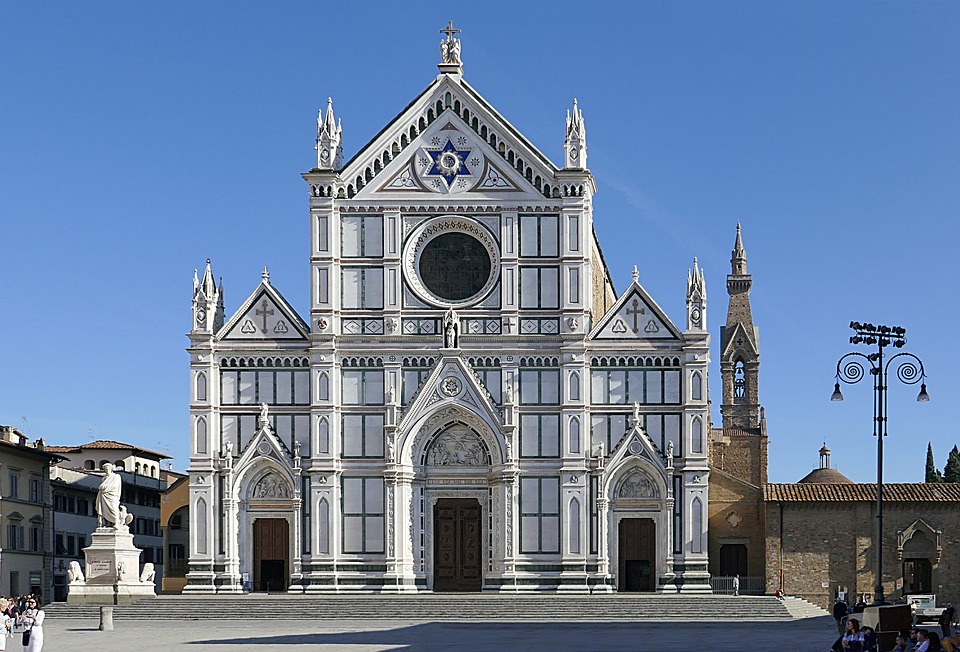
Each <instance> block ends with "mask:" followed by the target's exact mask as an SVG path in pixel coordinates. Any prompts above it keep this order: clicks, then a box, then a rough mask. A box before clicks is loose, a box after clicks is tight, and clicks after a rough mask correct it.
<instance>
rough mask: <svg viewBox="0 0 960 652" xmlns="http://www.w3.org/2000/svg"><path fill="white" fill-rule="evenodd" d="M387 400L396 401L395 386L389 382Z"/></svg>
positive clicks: (389, 401)
mask: <svg viewBox="0 0 960 652" xmlns="http://www.w3.org/2000/svg"><path fill="white" fill-rule="evenodd" d="M387 402H388V403H396V402H397V386H396V385H393V384H392V383H391V385H390V389H389V390H388V391H387Z"/></svg>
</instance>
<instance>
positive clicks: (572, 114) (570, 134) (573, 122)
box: [563, 98, 587, 169]
mask: <svg viewBox="0 0 960 652" xmlns="http://www.w3.org/2000/svg"><path fill="white" fill-rule="evenodd" d="M563 167H565V168H578V169H586V167H587V128H586V126H585V125H584V124H583V111H581V110H580V107H579V106H577V98H573V110H572V111H571V110H568V111H567V131H566V136H565V138H564V143H563Z"/></svg>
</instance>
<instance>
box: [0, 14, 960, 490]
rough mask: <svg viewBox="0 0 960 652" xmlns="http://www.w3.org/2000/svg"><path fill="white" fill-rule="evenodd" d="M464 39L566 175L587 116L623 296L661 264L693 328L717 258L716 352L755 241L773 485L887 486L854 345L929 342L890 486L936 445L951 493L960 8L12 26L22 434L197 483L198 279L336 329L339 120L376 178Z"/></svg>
mask: <svg viewBox="0 0 960 652" xmlns="http://www.w3.org/2000/svg"><path fill="white" fill-rule="evenodd" d="M451 19H452V20H453V21H454V22H455V23H456V25H457V26H458V27H460V28H462V29H463V33H462V35H461V37H462V41H463V60H464V69H465V78H466V79H467V81H468V82H469V83H470V84H471V85H473V86H474V88H476V89H477V90H479V92H480V93H482V94H483V95H484V96H485V97H486V98H487V99H488V100H489V101H490V102H491V103H492V104H493V105H494V106H495V107H497V108H498V109H499V110H500V111H501V112H502V113H503V115H505V116H506V117H507V119H508V120H510V121H511V122H512V123H513V124H514V125H515V126H516V127H517V128H518V129H519V130H520V131H521V132H523V133H524V134H525V135H526V136H527V137H528V138H529V139H530V140H531V141H532V142H533V143H535V144H536V145H537V146H538V147H539V148H540V149H541V151H543V152H544V153H545V154H546V155H547V156H549V157H550V158H552V159H553V160H554V161H555V162H558V163H560V164H562V145H563V129H564V115H565V112H566V110H567V108H568V107H569V106H570V104H571V101H572V99H573V98H574V97H577V98H578V99H579V101H580V106H581V108H582V109H583V112H584V116H585V119H586V126H587V142H588V147H589V166H590V168H591V170H592V172H593V174H594V175H595V177H596V179H597V183H598V186H599V192H598V194H597V196H596V201H595V216H596V228H597V231H598V233H599V237H600V241H601V243H602V245H603V248H604V253H605V256H606V260H607V262H608V264H609V265H610V267H611V271H612V273H613V275H614V279H615V282H616V284H617V287H618V290H622V289H623V288H624V287H625V286H626V284H627V283H628V282H629V278H630V271H631V269H632V267H633V265H634V264H636V265H638V266H639V268H640V278H641V282H642V283H643V284H644V286H645V287H646V288H647V289H648V290H649V291H650V292H651V293H652V294H653V296H654V297H655V298H656V299H657V301H658V302H659V303H660V305H661V306H662V307H663V308H664V309H665V310H666V311H667V313H668V314H669V315H670V316H671V317H672V318H673V319H674V321H675V322H677V323H682V321H683V314H684V313H683V301H684V287H685V279H686V273H687V268H688V267H689V266H690V264H691V261H692V259H693V257H694V256H698V257H699V259H700V261H701V264H702V266H703V267H704V268H705V269H706V273H707V283H708V293H709V301H710V304H709V313H708V317H709V324H710V328H711V331H712V332H713V334H714V343H715V344H716V342H717V340H718V337H719V325H720V324H721V323H722V320H723V318H724V315H725V312H726V303H727V302H726V291H725V287H724V282H725V275H726V273H727V272H728V271H729V258H730V250H731V248H732V245H733V240H734V234H735V226H736V223H737V222H738V221H740V222H742V223H743V234H744V243H745V245H746V248H747V254H748V258H749V271H750V272H751V273H752V274H753V275H754V291H753V295H752V298H753V308H754V315H755V319H756V321H757V323H758V324H759V325H760V328H761V345H762V366H761V388H760V392H761V394H760V398H761V402H762V403H763V404H764V405H765V406H766V410H767V418H768V425H769V430H770V479H771V480H772V481H781V482H789V481H795V480H797V479H799V478H800V477H802V476H803V475H805V474H806V473H807V472H808V471H809V470H810V469H811V468H813V467H814V466H816V464H817V461H818V458H817V449H819V448H820V445H821V443H822V442H823V441H824V440H826V441H827V442H828V444H829V446H830V447H831V448H832V449H833V452H834V457H833V460H834V463H835V465H836V466H837V467H838V468H839V469H840V470H841V471H842V472H843V473H845V474H846V475H847V476H849V477H850V478H852V479H853V480H856V481H861V482H870V481H873V480H874V479H875V473H876V462H875V448H876V444H875V440H874V439H873V438H872V437H871V432H872V427H871V391H870V387H869V386H867V385H865V384H864V383H861V385H860V386H856V387H850V388H845V394H846V396H847V399H848V400H847V401H846V402H844V403H839V404H837V403H831V402H830V401H829V396H830V393H831V391H832V389H833V375H834V370H835V365H836V361H837V358H838V357H839V356H840V355H842V354H843V353H845V352H846V351H848V350H850V349H851V346H850V345H849V344H848V343H847V339H848V336H849V332H848V329H847V324H848V322H849V321H850V320H851V319H856V320H861V321H874V322H886V323H892V324H899V325H902V326H904V327H906V328H907V335H908V347H907V350H910V351H913V352H914V353H917V354H918V355H920V356H921V357H922V358H923V360H924V362H925V364H926V367H927V374H928V377H929V378H928V387H929V391H930V394H931V397H932V401H931V402H930V403H928V404H925V405H921V404H918V403H916V402H914V397H915V395H916V390H915V388H912V387H903V386H893V387H892V388H891V399H892V404H891V406H890V423H889V428H890V433H891V436H890V438H889V439H888V441H887V449H886V450H887V464H886V479H887V480H889V481H916V480H922V477H923V476H922V472H923V462H924V455H925V452H926V444H927V441H932V442H933V446H934V451H935V453H936V455H937V463H938V466H940V467H941V468H942V466H943V464H944V462H945V457H946V453H947V451H948V450H949V448H950V447H952V446H953V445H954V444H956V443H958V442H960V435H958V432H957V426H956V419H955V413H954V411H953V407H954V404H953V401H954V400H956V398H955V397H956V396H958V395H960V381H958V379H957V374H956V373H954V372H955V370H956V369H957V368H958V366H960V361H958V359H957V358H958V347H957V346H956V345H953V344H950V337H952V336H953V335H955V334H954V333H953V332H952V331H949V330H945V329H946V328H947V327H952V326H955V325H956V324H957V322H958V321H960V320H958V317H960V308H958V304H957V300H956V295H957V292H956V281H955V275H956V265H955V262H954V261H955V260H956V258H957V257H956V255H955V251H956V246H957V242H958V226H957V218H958V205H960V183H958V182H960V123H958V116H960V111H958V109H960V75H958V74H957V62H958V61H960V38H958V35H960V4H958V3H956V2H874V3H866V2H841V3H837V2H797V3H788V2H766V1H764V2H723V3H719V2H632V3H626V2H624V3H607V2H592V3H586V4H585V3H582V2H549V3H522V2H509V3H506V2H493V3H490V2H487V3H474V4H470V3H454V4H450V3H436V4H427V3H417V2H413V3H393V2H390V3H386V2H385V3H382V4H380V5H378V4H376V3H350V2H343V3H334V2H323V3H319V2H283V3H254V2H203V3H187V2H177V3H129V2H113V3H109V2H102V3H68V2H45V3H26V2H23V3H4V4H3V6H2V7H0V93H2V101H0V243H2V246H3V258H4V265H3V270H4V271H3V277H4V280H3V284H2V288H3V291H2V295H0V300H2V305H3V311H2V318H0V353H2V359H3V373H2V380H0V423H4V424H11V425H15V426H18V427H24V422H23V420H22V419H23V418H24V417H25V418H26V423H25V428H26V431H27V433H28V434H30V435H31V436H32V437H38V436H43V437H45V438H46V440H47V441H48V442H50V443H57V444H74V443H80V442H84V441H88V440H89V437H91V436H92V437H96V438H101V439H117V440H121V441H126V442H130V443H134V444H137V445H140V446H143V447H146V448H152V449H160V450H164V451H167V452H169V454H171V455H173V456H174V458H175V468H177V469H180V470H182V469H183V468H184V467H185V465H186V454H187V445H188V435H187V369H188V360H187V355H186V353H185V352H184V348H185V347H186V346H187V339H186V337H185V335H184V334H185V333H186V332H187V330H188V329H189V326H190V300H191V290H192V286H191V280H192V277H193V269H194V268H195V267H202V265H203V264H204V261H205V259H206V258H208V257H209V258H212V259H213V262H214V271H215V273H216V274H217V275H220V276H222V277H223V280H224V284H225V292H226V304H227V312H228V313H232V311H233V310H235V309H236V308H237V307H238V306H239V305H240V303H241V302H242V301H243V300H244V299H245V298H246V296H247V295H248V294H249V293H250V292H251V291H252V290H253V289H254V287H256V284H257V283H258V282H259V280H260V272H261V270H262V268H263V266H264V265H269V267H270V270H271V277H272V281H273V283H274V285H275V286H276V287H277V288H278V289H280V291H281V292H283V293H284V295H285V296H286V297H287V299H288V300H290V301H291V302H292V303H293V305H294V306H295V307H296V308H297V309H298V310H300V311H301V314H306V313H307V312H308V282H309V272H308V270H309V266H308V208H307V191H306V187H305V184H304V182H303V180H302V179H301V178H300V176H299V174H300V172H302V171H304V170H306V169H308V168H310V167H311V166H312V165H313V163H314V162H315V152H314V150H313V145H314V137H315V119H316V110H317V108H318V107H320V106H323V105H325V103H326V98H327V96H332V97H333V98H334V103H335V108H336V111H337V115H338V116H339V117H341V118H342V120H343V129H344V138H345V148H344V149H345V151H344V154H345V157H346V158H349V157H350V156H352V155H353V154H354V153H355V152H356V151H357V150H358V149H359V148H360V147H362V146H363V145H364V144H365V143H366V142H367V141H368V140H369V139H370V138H372V137H373V136H374V135H375V134H376V133H377V132H378V131H379V130H380V128H381V127H383V126H384V125H385V124H386V123H387V122H388V121H389V120H390V119H391V118H393V117H394V116H395V115H396V114H397V113H398V112H399V111H400V110H402V109H403V108H404V107H405V106H406V105H407V103H408V102H409V101H410V100H412V99H413V98H414V97H415V96H416V95H417V94H418V93H419V92H420V91H421V90H422V89H423V88H424V87H425V86H426V85H427V84H428V83H429V82H430V81H431V79H433V77H434V76H435V75H436V74H437V69H436V66H435V64H436V63H437V62H438V60H439V51H438V43H439V41H440V38H441V35H440V34H439V33H438V30H439V29H440V28H441V27H443V26H444V25H445V24H446V22H447V21H448V20H451ZM714 359H716V350H715V351H714ZM711 372H712V379H711V393H712V397H713V400H714V418H715V419H719V398H720V387H719V373H718V367H717V365H716V364H714V366H713V368H712V369H711Z"/></svg>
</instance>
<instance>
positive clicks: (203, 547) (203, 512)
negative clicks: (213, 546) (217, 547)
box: [196, 498, 207, 555]
mask: <svg viewBox="0 0 960 652" xmlns="http://www.w3.org/2000/svg"><path fill="white" fill-rule="evenodd" d="M196 511H197V554H200V555H205V554H207V501H205V500H204V499H203V498H199V499H198V500H197V510H196Z"/></svg>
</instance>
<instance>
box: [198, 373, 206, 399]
mask: <svg viewBox="0 0 960 652" xmlns="http://www.w3.org/2000/svg"><path fill="white" fill-rule="evenodd" d="M197 400H198V401H206V400H207V374H205V373H203V372H202V371H201V372H200V373H198V374H197Z"/></svg>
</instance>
